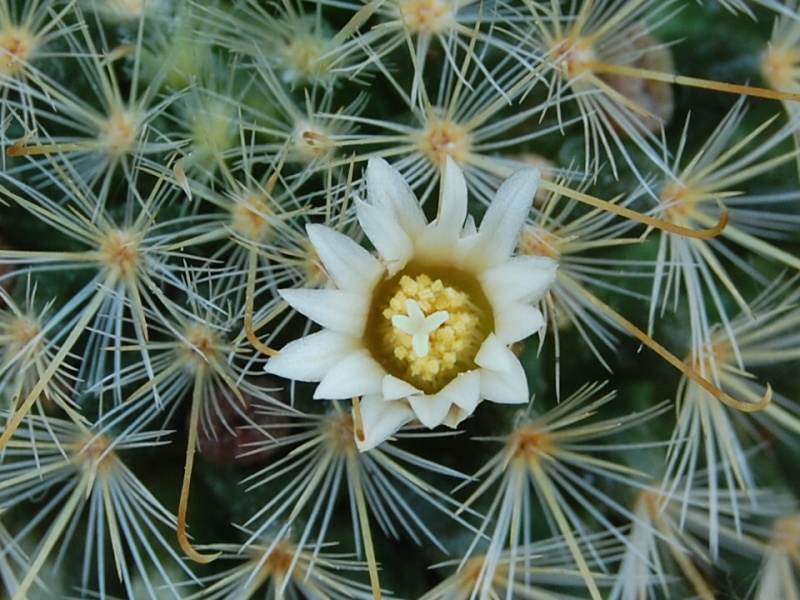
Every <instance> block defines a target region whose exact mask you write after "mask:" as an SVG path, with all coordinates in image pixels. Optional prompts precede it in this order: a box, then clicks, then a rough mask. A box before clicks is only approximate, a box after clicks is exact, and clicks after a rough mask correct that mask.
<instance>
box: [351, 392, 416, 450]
mask: <svg viewBox="0 0 800 600" xmlns="http://www.w3.org/2000/svg"><path fill="white" fill-rule="evenodd" d="M359 405H360V409H361V423H362V426H363V428H364V439H359V437H358V436H356V446H357V447H358V449H359V450H360V451H361V452H366V451H367V450H371V449H372V448H374V447H375V446H378V445H379V444H381V443H383V442H385V441H386V440H387V439H388V438H390V437H391V436H393V435H394V434H395V433H396V432H397V431H398V430H399V429H400V428H401V427H402V426H403V425H405V424H406V423H408V422H409V421H410V420H412V419H413V418H414V411H412V410H411V407H410V406H409V405H408V403H407V402H405V401H403V400H400V401H397V402H386V401H384V400H383V398H382V397H381V396H380V395H379V394H371V395H368V396H364V397H363V398H361V401H360V402H359Z"/></svg>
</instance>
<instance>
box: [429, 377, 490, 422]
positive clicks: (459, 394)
mask: <svg viewBox="0 0 800 600" xmlns="http://www.w3.org/2000/svg"><path fill="white" fill-rule="evenodd" d="M439 395H440V396H442V395H444V397H445V398H447V400H448V401H449V403H450V404H455V405H456V406H458V407H459V408H461V409H462V410H463V411H464V413H465V414H464V415H463V416H462V417H461V418H462V419H463V418H464V417H467V416H469V415H471V414H472V412H473V411H474V410H475V407H476V406H478V404H479V403H480V401H481V375H480V372H479V371H467V372H466V373H461V374H460V375H459V376H458V377H456V378H455V379H453V381H451V382H450V383H448V384H447V385H446V386H445V387H444V388H443V389H442V391H440V392H439Z"/></svg>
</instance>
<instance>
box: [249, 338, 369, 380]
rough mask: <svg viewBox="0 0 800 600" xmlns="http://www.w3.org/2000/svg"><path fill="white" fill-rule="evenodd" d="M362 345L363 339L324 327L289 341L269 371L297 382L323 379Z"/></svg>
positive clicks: (267, 369)
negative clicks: (338, 363) (361, 340)
mask: <svg viewBox="0 0 800 600" xmlns="http://www.w3.org/2000/svg"><path fill="white" fill-rule="evenodd" d="M360 346H361V342H360V340H358V339H357V338H353V337H350V336H347V335H342V334H341V333H336V332H333V331H328V330H323V331H319V332H317V333H312V334H311V335H307V336H306V337H303V338H300V339H299V340H294V341H293V342H290V343H288V344H286V345H285V346H284V347H283V348H282V349H281V351H280V353H279V354H278V355H277V356H273V357H272V358H270V359H269V360H268V361H267V364H266V365H265V366H264V370H265V371H266V372H267V373H272V374H273V375H278V376H279V377H285V378H286V379H295V380H297V381H320V380H321V379H322V378H323V377H324V376H325V374H326V373H327V372H328V371H330V370H331V368H333V365H335V364H336V363H337V362H339V361H341V360H342V358H343V357H345V356H346V355H347V354H349V353H351V352H353V350H355V349H356V348H359V347H360Z"/></svg>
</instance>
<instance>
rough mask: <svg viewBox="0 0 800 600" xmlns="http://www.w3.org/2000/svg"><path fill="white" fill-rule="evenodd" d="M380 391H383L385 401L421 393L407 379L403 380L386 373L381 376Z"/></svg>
mask: <svg viewBox="0 0 800 600" xmlns="http://www.w3.org/2000/svg"><path fill="white" fill-rule="evenodd" d="M381 391H382V392H383V399H384V400H387V401H392V400H399V399H401V398H407V397H408V396H411V395H414V394H417V395H421V394H422V392H421V391H419V390H418V389H417V388H415V387H414V386H413V385H411V384H410V383H408V382H407V381H403V380H402V379H399V378H397V377H395V376H394V375H386V376H385V377H384V378H383V385H382V387H381Z"/></svg>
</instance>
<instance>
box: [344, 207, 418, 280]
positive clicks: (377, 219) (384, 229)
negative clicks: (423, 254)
mask: <svg viewBox="0 0 800 600" xmlns="http://www.w3.org/2000/svg"><path fill="white" fill-rule="evenodd" d="M356 215H357V216H358V222H359V223H360V224H361V228H362V229H363V230H364V233H366V234H367V237H368V238H369V240H370V241H371V242H372V244H373V245H374V246H375V249H376V250H377V251H378V254H379V255H380V257H381V258H382V259H383V260H384V262H386V263H389V264H390V265H391V267H392V268H391V269H390V270H394V271H396V270H399V269H401V268H403V267H404V266H405V264H406V263H407V262H408V261H409V260H411V257H412V256H413V254H414V244H413V242H412V241H411V238H410V237H409V236H408V233H406V230H405V229H404V228H403V227H402V225H401V224H400V223H399V222H398V221H397V220H396V218H395V216H394V215H393V214H392V213H391V212H390V211H388V210H387V209H386V208H384V207H382V206H372V205H370V204H367V203H366V202H363V201H361V200H356Z"/></svg>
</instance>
